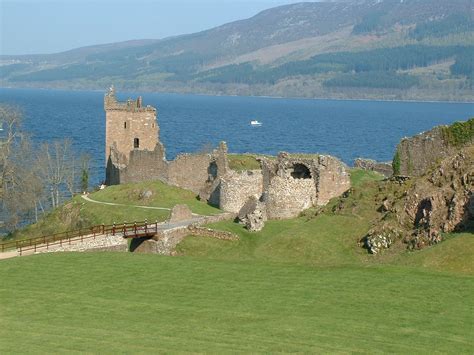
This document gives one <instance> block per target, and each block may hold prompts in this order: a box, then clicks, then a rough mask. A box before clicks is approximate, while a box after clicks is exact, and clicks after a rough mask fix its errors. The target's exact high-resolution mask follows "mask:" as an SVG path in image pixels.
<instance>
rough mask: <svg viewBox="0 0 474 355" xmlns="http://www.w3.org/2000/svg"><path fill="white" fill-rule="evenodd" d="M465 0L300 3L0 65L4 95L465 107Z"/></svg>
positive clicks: (469, 29) (469, 35)
mask: <svg viewBox="0 0 474 355" xmlns="http://www.w3.org/2000/svg"><path fill="white" fill-rule="evenodd" d="M473 12H474V6H473V5H472V2H471V1H469V0H456V1H448V0H434V1H430V2H426V1H423V0H406V1H392V0H385V1H378V0H377V1H376V0H366V1H355V0H353V1H337V2H317V3H299V4H293V5H286V6H280V7H276V8H272V9H269V10H266V11H263V12H261V13H259V14H257V15H256V16H254V17H252V18H249V19H246V20H241V21H236V22H232V23H229V24H225V25H223V26H220V27H216V28H213V29H210V30H207V31H202V32H199V33H195V34H190V35H184V36H178V37H171V38H166V39H163V40H143V41H129V42H123V43H116V44H108V45H102V46H92V47H86V48H80V49H75V50H71V51H68V52H64V53H58V54H51V55H29V56H1V57H0V63H1V64H2V65H1V66H0V75H1V80H2V85H3V86H16V87H24V86H33V87H61V88H94V89H99V88H104V87H106V86H108V85H110V84H111V83H114V84H115V85H116V86H117V87H119V88H120V89H129V90H152V91H168V92H170V91H171V92H198V93H211V94H239V95H248V94H252V95H273V96H303V97H337V98H392V99H417V98H422V99H446V100H472V99H473V95H472V90H471V89H472V73H473V69H472V57H473V53H474V46H473V45H472V43H473V39H474V27H473V21H472V14H473Z"/></svg>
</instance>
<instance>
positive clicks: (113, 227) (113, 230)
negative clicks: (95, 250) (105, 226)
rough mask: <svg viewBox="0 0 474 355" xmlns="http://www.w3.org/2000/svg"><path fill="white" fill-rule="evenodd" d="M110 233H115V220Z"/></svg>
mask: <svg viewBox="0 0 474 355" xmlns="http://www.w3.org/2000/svg"><path fill="white" fill-rule="evenodd" d="M112 235H115V222H114V224H113V225H112Z"/></svg>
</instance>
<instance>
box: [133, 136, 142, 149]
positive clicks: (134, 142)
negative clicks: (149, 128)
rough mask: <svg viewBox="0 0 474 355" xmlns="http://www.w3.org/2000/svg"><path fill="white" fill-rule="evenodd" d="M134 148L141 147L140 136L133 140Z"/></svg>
mask: <svg viewBox="0 0 474 355" xmlns="http://www.w3.org/2000/svg"><path fill="white" fill-rule="evenodd" d="M133 148H140V140H139V139H138V138H135V139H134V140H133Z"/></svg>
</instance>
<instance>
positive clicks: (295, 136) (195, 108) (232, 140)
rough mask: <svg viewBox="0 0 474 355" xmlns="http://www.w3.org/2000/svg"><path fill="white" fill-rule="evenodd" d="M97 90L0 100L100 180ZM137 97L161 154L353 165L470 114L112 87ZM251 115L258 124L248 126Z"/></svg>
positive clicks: (403, 105)
mask: <svg viewBox="0 0 474 355" xmlns="http://www.w3.org/2000/svg"><path fill="white" fill-rule="evenodd" d="M103 94H104V92H97V91H60V90H34V89H0V103H10V104H15V105H18V106H20V107H21V108H22V109H23V111H24V116H25V119H24V129H25V130H26V131H28V132H29V133H31V134H32V135H33V138H34V139H35V140H36V141H44V140H47V141H51V140H55V139H61V138H65V137H69V138H72V139H73V142H74V145H75V147H76V149H78V150H80V151H86V152H88V153H90V155H91V156H92V157H93V159H94V160H93V164H92V168H93V172H92V176H91V178H92V181H93V182H94V183H97V182H99V181H101V180H102V179H103V178H104V169H103V166H104V134H105V132H104V130H105V126H104V116H105V113H104V111H103ZM138 95H142V96H143V101H144V104H149V105H152V106H155V107H156V108H157V109H158V122H159V125H160V128H161V131H160V136H161V141H162V142H163V143H164V144H165V147H166V152H167V157H168V159H172V158H174V157H175V156H176V154H178V153H181V152H196V151H199V150H200V149H202V147H203V146H205V145H206V144H208V143H211V144H212V145H213V146H216V145H217V144H218V143H219V141H221V140H225V141H227V143H228V146H229V150H230V152H235V153H245V152H255V153H265V154H277V153H278V152H279V151H288V152H304V153H315V152H318V153H327V154H332V155H335V156H337V157H339V158H341V159H342V160H343V161H345V162H346V163H348V164H351V165H352V162H353V160H354V159H355V158H356V157H367V158H372V159H376V160H381V161H385V160H391V159H392V156H393V153H394V150H395V146H396V145H397V143H398V142H399V140H400V139H401V138H402V137H404V136H411V135H414V134H416V133H418V132H421V131H425V130H427V129H430V128H431V127H433V126H435V125H439V124H449V123H452V122H454V121H456V120H465V119H467V118H470V117H473V116H474V105H473V104H451V103H418V102H377V101H337V100H300V99H272V98H256V97H226V96H223V97H215V96H199V95H177V94H155V93H140V92H134V93H119V94H118V97H119V98H120V99H126V98H128V97H132V98H135V97H136V96H138ZM252 119H258V120H259V121H261V122H263V126H262V127H251V126H250V125H249V122H250V120H252Z"/></svg>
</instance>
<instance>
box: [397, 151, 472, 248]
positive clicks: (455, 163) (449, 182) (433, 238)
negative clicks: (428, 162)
mask: <svg viewBox="0 0 474 355" xmlns="http://www.w3.org/2000/svg"><path fill="white" fill-rule="evenodd" d="M473 205H474V147H473V146H471V147H469V148H466V149H463V150H461V151H460V152H459V153H457V154H455V155H453V156H451V157H448V158H446V159H444V160H443V161H442V162H441V164H440V165H439V166H438V167H437V168H436V169H434V170H433V171H432V172H430V173H429V174H427V175H425V176H423V177H421V178H419V179H417V180H416V182H415V183H414V184H413V185H412V186H411V188H410V189H409V190H408V191H407V193H406V196H405V198H404V199H403V204H402V206H400V207H401V208H402V210H401V211H400V210H399V211H398V217H399V221H400V223H401V224H402V225H408V226H411V227H412V228H413V229H414V232H413V233H412V235H411V236H408V237H407V238H406V240H405V241H406V242H407V243H408V244H409V246H410V247H412V248H422V247H423V246H425V245H431V244H434V243H437V242H439V241H440V240H441V232H453V231H459V230H465V229H470V228H472V223H473V221H474V208H473Z"/></svg>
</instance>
